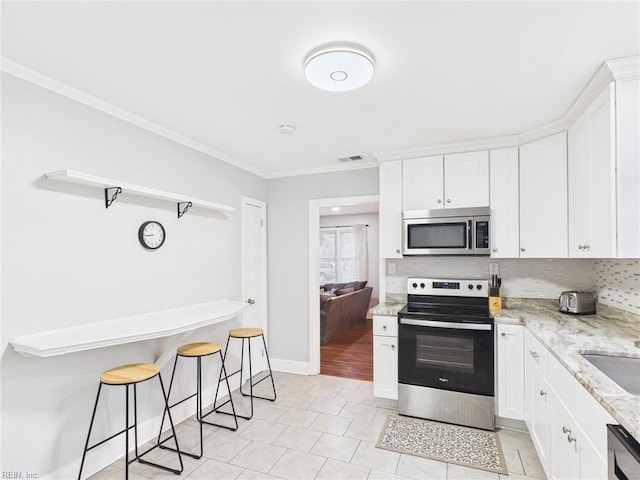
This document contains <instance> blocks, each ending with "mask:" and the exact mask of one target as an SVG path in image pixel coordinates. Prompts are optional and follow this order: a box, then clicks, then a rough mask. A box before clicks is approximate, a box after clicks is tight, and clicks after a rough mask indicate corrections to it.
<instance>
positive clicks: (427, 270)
mask: <svg viewBox="0 0 640 480" xmlns="http://www.w3.org/2000/svg"><path fill="white" fill-rule="evenodd" d="M489 262H492V263H493V262H495V263H498V264H499V268H500V276H501V277H502V296H503V297H520V298H552V299H556V298H558V296H559V295H560V293H561V292H562V291H564V290H587V291H594V293H595V294H596V295H597V296H598V301H599V302H601V303H605V304H607V305H611V306H613V307H616V308H620V309H622V310H626V311H629V312H632V313H639V314H640V260H637V259H633V260H590V259H584V260H583V259H489V258H487V257H435V256H434V257H419V256H416V257H404V258H401V259H393V260H387V261H386V263H387V264H389V263H395V264H396V274H395V275H389V274H387V276H386V291H387V295H390V296H394V295H397V294H405V295H406V293H407V278H408V277H433V278H471V279H475V278H488V277H489ZM388 271H389V269H388V268H387V272H388Z"/></svg>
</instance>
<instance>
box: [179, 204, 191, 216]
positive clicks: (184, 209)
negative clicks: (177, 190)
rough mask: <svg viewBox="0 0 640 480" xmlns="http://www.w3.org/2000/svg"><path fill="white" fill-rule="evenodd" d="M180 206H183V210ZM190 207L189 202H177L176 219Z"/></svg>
mask: <svg viewBox="0 0 640 480" xmlns="http://www.w3.org/2000/svg"><path fill="white" fill-rule="evenodd" d="M182 205H184V208H182ZM191 207H193V203H191V202H178V218H180V217H182V216H183V215H184V214H185V213H187V210H189V208H191Z"/></svg>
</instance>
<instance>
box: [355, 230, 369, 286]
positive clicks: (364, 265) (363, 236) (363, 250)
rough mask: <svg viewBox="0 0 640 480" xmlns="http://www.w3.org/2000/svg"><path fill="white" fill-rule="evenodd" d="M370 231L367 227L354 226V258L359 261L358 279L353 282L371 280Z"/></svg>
mask: <svg viewBox="0 0 640 480" xmlns="http://www.w3.org/2000/svg"><path fill="white" fill-rule="evenodd" d="M368 231H369V229H368V228H367V226H366V225H354V226H353V246H354V256H355V258H356V259H357V272H355V273H356V276H357V278H354V279H353V280H359V281H364V280H369V242H368V240H367V237H368V235H367V233H368Z"/></svg>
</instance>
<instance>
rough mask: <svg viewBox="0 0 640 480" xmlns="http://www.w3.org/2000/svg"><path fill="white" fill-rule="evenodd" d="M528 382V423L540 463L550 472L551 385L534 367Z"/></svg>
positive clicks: (529, 374)
mask: <svg viewBox="0 0 640 480" xmlns="http://www.w3.org/2000/svg"><path fill="white" fill-rule="evenodd" d="M526 381H527V382H530V388H529V389H528V390H529V394H530V395H531V397H530V398H529V402H528V423H527V426H528V427H529V433H530V435H531V440H532V441H533V444H534V445H535V447H536V451H537V452H538V457H539V458H540V463H541V464H542V466H543V467H544V468H545V473H547V475H548V474H549V466H550V461H551V453H552V452H551V436H550V435H551V408H552V406H551V396H552V395H553V392H552V391H551V387H550V386H549V384H548V383H547V381H546V380H545V378H544V377H543V376H542V374H541V373H540V370H538V369H537V368H535V367H533V368H531V369H530V370H529V373H528V377H527V380H526Z"/></svg>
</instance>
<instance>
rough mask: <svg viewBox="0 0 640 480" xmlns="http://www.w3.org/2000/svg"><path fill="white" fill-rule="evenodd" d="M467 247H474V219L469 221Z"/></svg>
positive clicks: (470, 248)
mask: <svg viewBox="0 0 640 480" xmlns="http://www.w3.org/2000/svg"><path fill="white" fill-rule="evenodd" d="M467 249H469V250H472V249H473V220H468V221H467Z"/></svg>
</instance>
